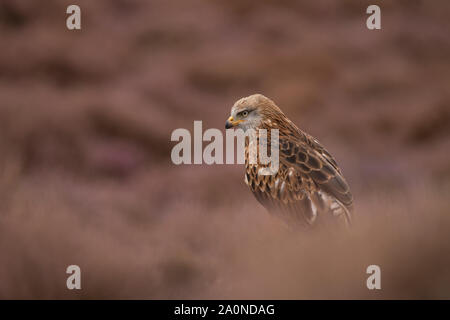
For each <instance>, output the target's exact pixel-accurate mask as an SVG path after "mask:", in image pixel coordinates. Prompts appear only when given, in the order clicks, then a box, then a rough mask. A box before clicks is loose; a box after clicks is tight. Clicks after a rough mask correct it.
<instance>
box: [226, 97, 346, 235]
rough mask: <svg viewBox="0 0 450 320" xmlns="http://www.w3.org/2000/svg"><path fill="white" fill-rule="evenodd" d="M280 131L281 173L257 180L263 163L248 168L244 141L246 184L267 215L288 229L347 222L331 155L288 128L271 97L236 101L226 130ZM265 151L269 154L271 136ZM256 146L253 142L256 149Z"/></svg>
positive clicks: (338, 173)
mask: <svg viewBox="0 0 450 320" xmlns="http://www.w3.org/2000/svg"><path fill="white" fill-rule="evenodd" d="M232 127H234V128H241V129H243V130H244V131H245V130H248V129H254V130H259V129H267V130H268V132H270V129H278V130H279V170H278V172H276V173H275V174H274V175H266V176H263V175H260V174H258V172H259V171H258V170H259V168H260V167H263V165H261V164H251V163H249V149H250V148H252V147H253V146H252V143H251V142H250V143H249V142H248V140H247V142H246V149H245V183H246V184H247V185H248V187H249V188H250V190H251V191H252V192H253V194H254V195H255V197H256V199H257V200H258V201H259V202H260V203H261V204H262V205H263V206H264V207H265V208H266V209H268V211H269V212H271V213H275V214H278V215H281V217H282V218H284V220H285V221H287V222H288V223H289V224H295V225H302V226H311V225H316V224H319V221H322V222H324V221H333V220H336V221H339V222H344V223H345V224H346V225H348V224H350V222H351V215H352V211H353V198H352V194H351V192H350V188H349V186H348V184H347V182H346V181H345V179H344V177H343V175H342V172H341V170H340V169H339V167H338V165H337V163H336V161H335V160H334V159H333V157H332V156H331V154H330V153H329V152H328V151H327V150H326V149H325V148H324V147H323V146H322V145H321V144H320V143H319V142H318V141H317V140H316V139H315V138H314V137H312V136H310V135H309V134H307V133H305V132H303V131H302V130H300V129H299V128H297V126H296V125H295V124H294V123H292V121H290V120H289V119H288V118H287V117H286V116H285V115H284V113H283V112H282V111H281V110H280V108H278V106H277V105H276V104H275V103H274V102H273V101H272V100H270V99H269V98H267V97H265V96H263V95H260V94H255V95H251V96H249V97H246V98H242V99H240V100H238V101H237V102H236V103H235V104H234V106H233V107H232V109H231V116H230V118H229V119H228V120H227V122H226V128H227V129H228V128H232ZM267 140H268V146H267V150H270V135H269V138H268V139H267ZM258 143H259V141H256V147H257V146H258Z"/></svg>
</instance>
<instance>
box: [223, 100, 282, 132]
mask: <svg viewBox="0 0 450 320" xmlns="http://www.w3.org/2000/svg"><path fill="white" fill-rule="evenodd" d="M277 119H280V120H281V119H283V120H284V119H286V116H285V115H284V114H283V112H282V111H281V110H280V108H278V107H277V106H276V105H275V103H274V102H273V101H272V100H270V99H269V98H267V97H265V96H263V95H262V94H254V95H251V96H248V97H245V98H242V99H239V100H238V101H236V103H235V104H234V105H233V107H232V108H231V114H230V117H229V118H228V120H227V121H226V123H225V128H226V129H229V128H239V129H242V130H244V131H245V130H247V129H257V128H260V127H261V126H262V125H263V123H264V122H267V121H272V122H273V121H277Z"/></svg>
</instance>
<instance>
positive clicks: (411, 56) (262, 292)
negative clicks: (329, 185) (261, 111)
mask: <svg viewBox="0 0 450 320" xmlns="http://www.w3.org/2000/svg"><path fill="white" fill-rule="evenodd" d="M70 4H77V5H79V6H80V7H81V26H82V30H78V31H70V30H68V29H67V28H66V18H67V17H68V15H67V14H66V8H67V6H68V5H70ZM371 4H377V5H379V6H380V7H381V26H382V29H381V30H374V31H370V30H368V29H367V28H366V19H367V17H368V15H367V14H366V8H367V7H368V6H369V5H371ZM449 14H450V2H449V1H447V0H434V1H425V0H408V1H406V0H403V1H400V0H397V1H361V0H344V1H332V0H329V1H328V0H316V1H294V0H276V1H275V0H260V1H250V0H228V1H218V0H193V1H172V0H152V1H144V0H126V1H125V0H102V1H100V0H97V1H87V0H77V1H68V0H67V1H66V0H46V1H29V0H1V1H0V39H1V50H0V252H1V259H0V298H3V299H5V298H8V299H11V298H21V299H24V298H25V299H27V298H38V299H49V298H66V299H72V298H73V299H79V298H82V299H94V298H97V299H105V298H113V299H115V298H123V299H129V298H144V299H155V298H157V299H165V298H167V299H173V298H179V299H190V298H199V299H214V298H216V299H222V298H224V299H229V298H235V299H239V298H254V299H259V298H272V299H304V298H313V299H330V298H332V299H341V298H362V299H377V298H387V299H390V298H399V299H404V298H441V299H442V298H446V299H448V298H450V241H449V240H450V216H449V215H450V200H449V191H450V156H449V149H450V90H449V88H450V37H449V35H450V20H449V18H448V17H449ZM253 93H262V94H264V95H266V96H268V97H270V98H272V99H273V100H274V101H275V102H276V103H277V104H278V105H279V106H280V107H281V108H282V110H283V111H284V112H285V113H286V114H287V115H288V117H289V118H290V119H291V120H293V121H294V122H295V123H296V124H297V125H298V126H299V127H300V128H302V129H303V130H305V131H306V132H308V133H310V134H312V135H313V136H315V137H316V138H317V139H318V140H319V141H321V143H322V144H324V145H325V146H326V148H327V149H328V150H329V151H330V152H331V153H332V154H333V155H334V156H335V158H336V159H337V161H338V163H339V165H340V166H341V168H342V170H343V172H344V175H345V177H346V178H347V181H348V183H349V184H350V186H351V188H352V191H353V194H354V198H355V210H356V212H355V225H354V227H353V228H352V229H351V230H350V231H348V232H337V233H333V234H330V233H320V232H317V233H293V232H288V231H287V230H286V229H285V228H284V227H283V226H282V225H281V224H280V223H279V221H277V220H276V219H273V218H271V217H270V216H269V215H268V214H267V213H266V212H265V210H264V208H263V207H261V206H260V205H259V204H258V203H257V201H256V200H255V199H254V197H253V195H252V194H251V193H250V191H249V190H247V187H246V186H245V184H244V182H243V170H244V169H243V167H242V166H241V165H211V166H208V165H181V166H175V165H173V164H172V162H171V160H170V151H171V148H172V147H173V145H174V144H175V143H173V142H171V141H170V135H171V132H172V131H173V130H174V129H176V128H187V129H188V130H190V131H192V130H193V121H194V120H202V121H203V128H204V130H205V129H207V128H220V129H222V128H224V123H225V120H226V119H227V117H228V116H229V111H230V108H231V106H232V104H233V103H234V102H235V101H236V100H237V99H239V98H241V97H243V96H247V95H250V94H253ZM71 264H76V265H79V266H80V267H81V270H82V279H81V286H82V290H79V291H77V290H73V291H70V290H68V289H67V288H66V279H67V277H68V275H67V274H66V273H65V271H66V268H67V266H68V265H71ZM371 264H376V265H379V266H380V268H381V272H382V276H381V286H382V290H373V291H369V290H368V289H367V288H366V279H367V277H368V275H367V274H366V268H367V266H368V265H371Z"/></svg>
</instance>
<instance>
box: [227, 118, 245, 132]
mask: <svg viewBox="0 0 450 320" xmlns="http://www.w3.org/2000/svg"><path fill="white" fill-rule="evenodd" d="M241 122H244V120H236V121H234V118H233V117H229V118H228V120H227V121H226V122H225V129H230V128H233V127H235V126H237V125H238V124H239V123H241Z"/></svg>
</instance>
